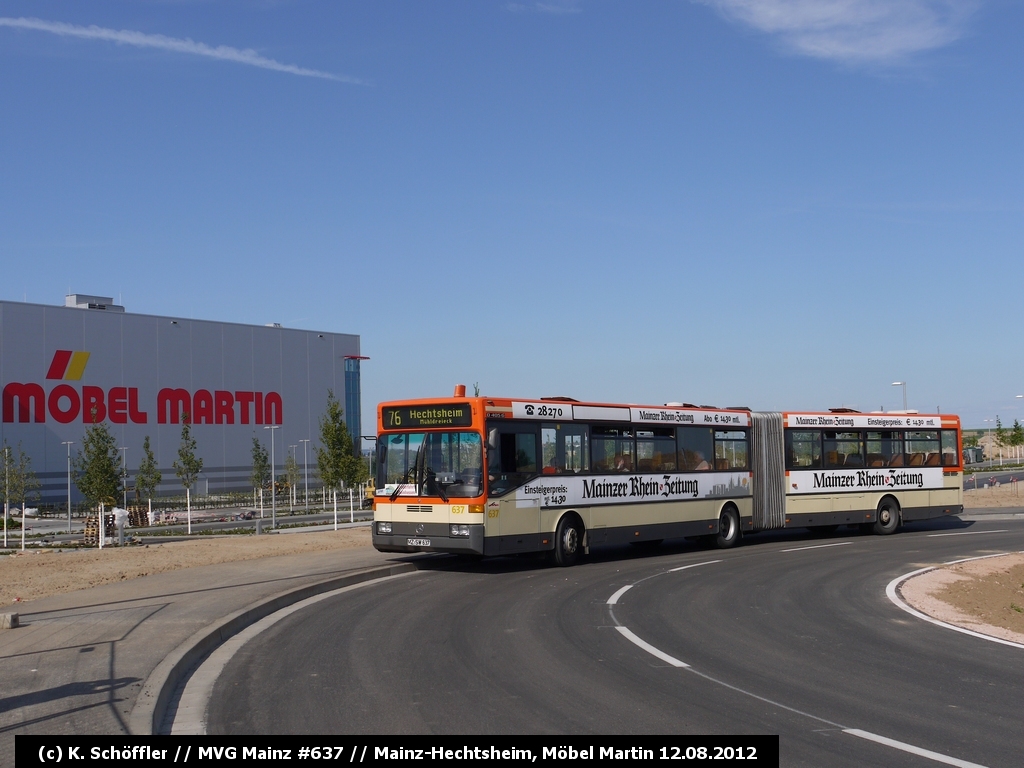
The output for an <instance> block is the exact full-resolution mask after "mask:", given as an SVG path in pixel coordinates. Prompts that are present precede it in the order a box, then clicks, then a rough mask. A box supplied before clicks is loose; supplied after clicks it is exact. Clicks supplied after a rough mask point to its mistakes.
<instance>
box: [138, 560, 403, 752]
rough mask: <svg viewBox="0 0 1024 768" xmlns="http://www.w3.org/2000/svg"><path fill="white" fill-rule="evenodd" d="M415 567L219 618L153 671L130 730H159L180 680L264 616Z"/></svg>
mask: <svg viewBox="0 0 1024 768" xmlns="http://www.w3.org/2000/svg"><path fill="white" fill-rule="evenodd" d="M415 570H417V568H416V565H415V564H414V563H401V564H398V565H389V566H384V567H382V568H369V569H367V570H363V571H356V572H354V573H348V574H345V575H344V576H338V577H335V578H332V579H327V580H325V581H320V582H317V583H315V584H307V585H306V586H304V587H299V588H297V589H293V590H290V591H288V592H283V593H281V594H279V595H275V596H273V597H268V598H264V599H263V600H259V601H257V602H255V603H253V604H251V605H249V606H247V607H245V608H242V609H241V610H239V611H235V612H234V613H230V614H228V615H227V616H225V617H223V618H221V619H218V620H217V621H215V622H214V623H213V624H210V625H209V626H207V627H204V628H203V629H201V630H199V631H198V632H196V633H195V634H194V635H192V636H191V637H190V638H188V639H187V640H186V641H185V642H183V643H181V645H179V646H178V647H177V648H175V649H174V650H173V651H171V652H170V653H169V654H168V655H167V656H166V657H165V658H164V659H163V661H161V662H160V663H159V664H158V665H157V666H156V669H154V670H153V671H152V672H150V674H149V677H147V678H146V682H145V683H144V684H143V686H142V690H141V691H139V695H138V698H137V699H136V700H135V706H134V707H132V712H131V715H130V716H129V718H128V729H129V732H130V733H132V734H133V735H136V736H142V735H147V736H148V735H152V734H156V733H158V731H159V728H160V725H161V724H162V723H163V719H164V715H165V714H166V712H167V705H168V704H169V703H170V701H171V697H172V696H173V694H174V691H175V690H176V689H177V687H178V684H179V683H181V681H182V680H183V679H184V678H185V677H186V676H188V674H189V673H190V672H191V671H192V669H193V668H194V667H195V666H196V665H197V664H198V663H199V662H200V661H201V660H202V659H203V658H204V657H205V656H207V655H208V654H209V653H210V652H211V651H213V650H214V649H215V648H216V647H217V646H218V645H220V644H221V643H223V642H224V641H225V640H227V639H228V638H229V637H231V636H232V635H235V634H237V633H238V632H240V631H242V630H243V629H245V628H246V627H248V626H249V625H250V624H254V623H256V622H257V621H259V620H260V619H262V618H263V617H264V616H269V615H270V614H272V613H274V612H275V611H278V610H280V609H281V608H285V607H287V606H289V605H292V604H293V603H297V602H299V601H301V600H305V599H306V598H307V597H313V596H314V595H319V594H321V593H323V592H330V591H331V590H335V589H340V588H341V587H347V586H351V585H352V584H360V583H362V582H365V581H374V580H376V579H384V578H387V577H389V576H396V575H398V574H400V573H409V572H411V571H415Z"/></svg>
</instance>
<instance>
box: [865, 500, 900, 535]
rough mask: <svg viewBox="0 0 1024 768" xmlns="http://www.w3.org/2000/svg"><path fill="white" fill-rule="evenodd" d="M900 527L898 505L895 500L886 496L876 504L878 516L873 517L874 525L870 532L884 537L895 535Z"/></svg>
mask: <svg viewBox="0 0 1024 768" xmlns="http://www.w3.org/2000/svg"><path fill="white" fill-rule="evenodd" d="M899 526H900V505H899V504H897V503H896V499H894V498H892V497H891V496H886V497H885V498H884V499H882V500H881V501H880V502H878V514H877V515H876V516H875V522H874V525H872V526H871V530H872V531H873V532H874V533H877V534H879V535H882V536H885V535H888V534H890V533H895V532H896V529H897V528H899Z"/></svg>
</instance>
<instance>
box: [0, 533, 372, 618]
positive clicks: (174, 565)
mask: <svg viewBox="0 0 1024 768" xmlns="http://www.w3.org/2000/svg"><path fill="white" fill-rule="evenodd" d="M369 545H370V528H369V526H364V527H360V528H343V529H341V530H338V531H325V532H323V533H295V534H275V535H266V536H223V537H218V538H213V537H210V538H206V537H204V539H203V540H200V541H179V542H169V543H167V544H150V545H148V546H135V547H124V548H118V547H107V548H105V549H78V550H72V549H65V550H63V551H60V552H58V551H55V550H28V551H27V552H26V553H25V554H21V553H20V552H19V553H16V554H13V555H7V556H5V557H0V610H2V609H3V608H4V607H5V606H10V605H11V604H12V603H16V602H19V601H22V600H35V599H38V598H40V597H46V596H47V595H55V594H59V593H63V592H73V591H75V590H76V589H86V588H88V587H96V586H99V585H101V584H110V583H111V582H115V581H125V580H127V579H135V578H138V577H140V576H147V575H149V574H151V573H165V572H167V571H176V570H179V569H181V568H191V567H193V566H197V565H212V564H214V563H228V562H232V561H236V560H255V559H257V558H260V557H273V556H275V555H293V554H297V553H302V552H323V551H326V550H333V549H350V548H352V547H364V546H369ZM8 610H9V608H8Z"/></svg>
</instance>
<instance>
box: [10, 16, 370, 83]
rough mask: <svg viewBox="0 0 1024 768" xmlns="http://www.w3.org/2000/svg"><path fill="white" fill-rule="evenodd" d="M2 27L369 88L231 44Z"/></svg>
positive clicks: (23, 22)
mask: <svg viewBox="0 0 1024 768" xmlns="http://www.w3.org/2000/svg"><path fill="white" fill-rule="evenodd" d="M0 27H12V28H14V29H30V30H35V31H38V32H50V33H52V34H55V35H60V36H61V37H80V38H83V39H86V40H107V41H110V42H114V43H122V44H124V45H134V46H135V47H137V48H158V49H160V50H163V51H173V52H174V53H188V54H192V55H194V56H207V57H209V58H211V59H220V60H221V61H233V62H235V63H237V64H248V65H249V66H252V67H260V68H262V69H272V70H274V71H275V72H286V73H288V74H290V75H300V76H302V77H319V78H323V79H324V80H336V81H338V82H341V83H354V84H356V85H366V84H367V83H366V82H365V81H363V80H359V79H358V78H355V77H349V76H348V75H334V74H331V73H330V72H321V71H320V70H317V69H306V68H305V67H299V66H296V65H295V64H282V63H281V62H279V61H274V60H273V59H268V58H266V57H265V56H261V55H260V54H258V53H257V52H256V51H254V50H252V49H251V48H245V49H241V48H232V47H231V46H228V45H218V46H217V47H213V46H210V45H207V44H206V43H197V42H196V41H195V40H190V39H188V38H184V39H182V38H178V37H167V36H165V35H149V34H146V33H144V32H134V31H132V30H130V29H106V28H104V27H97V26H95V25H92V26H88V27H79V26H75V25H74V24H65V23H64V22H60V21H44V20H43V19H26V18H19V19H14V18H6V17H0Z"/></svg>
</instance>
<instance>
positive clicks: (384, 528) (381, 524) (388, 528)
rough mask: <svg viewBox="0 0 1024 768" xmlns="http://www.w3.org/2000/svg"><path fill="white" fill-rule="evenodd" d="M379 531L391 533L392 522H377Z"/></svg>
mask: <svg viewBox="0 0 1024 768" xmlns="http://www.w3.org/2000/svg"><path fill="white" fill-rule="evenodd" d="M377 533H391V523H385V522H379V523H377Z"/></svg>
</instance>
